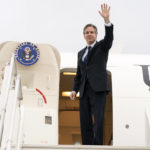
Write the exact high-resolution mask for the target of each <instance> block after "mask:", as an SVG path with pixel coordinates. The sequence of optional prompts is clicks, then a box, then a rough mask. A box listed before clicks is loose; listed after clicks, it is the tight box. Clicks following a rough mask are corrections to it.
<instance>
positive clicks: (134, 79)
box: [61, 53, 150, 146]
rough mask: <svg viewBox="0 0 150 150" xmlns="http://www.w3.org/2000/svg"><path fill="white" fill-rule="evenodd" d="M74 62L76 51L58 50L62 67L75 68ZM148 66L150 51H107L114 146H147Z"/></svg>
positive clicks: (149, 136)
mask: <svg viewBox="0 0 150 150" xmlns="http://www.w3.org/2000/svg"><path fill="white" fill-rule="evenodd" d="M68 62H69V63H68ZM76 62H77V54H74V53H61V68H67V67H68V68H76ZM149 68H150V55H135V54H110V55H109V58H108V64H107V70H109V71H110V72H111V76H112V96H113V98H112V99H113V146H150V78H149V74H150V71H149ZM148 112H149V113H148Z"/></svg>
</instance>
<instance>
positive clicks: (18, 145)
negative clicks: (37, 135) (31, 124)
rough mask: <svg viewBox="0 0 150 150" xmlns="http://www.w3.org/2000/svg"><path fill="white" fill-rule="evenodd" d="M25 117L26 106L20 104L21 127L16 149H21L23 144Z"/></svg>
mask: <svg viewBox="0 0 150 150" xmlns="http://www.w3.org/2000/svg"><path fill="white" fill-rule="evenodd" d="M23 118H24V106H23V105H20V124H19V128H18V137H17V145H16V150H20V149H21V146H22V145H21V139H22V127H23Z"/></svg>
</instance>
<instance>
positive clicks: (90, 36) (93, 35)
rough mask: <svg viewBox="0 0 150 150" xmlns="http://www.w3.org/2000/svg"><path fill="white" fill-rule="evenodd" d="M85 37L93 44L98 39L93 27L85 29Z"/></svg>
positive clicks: (88, 42)
mask: <svg viewBox="0 0 150 150" xmlns="http://www.w3.org/2000/svg"><path fill="white" fill-rule="evenodd" d="M84 39H85V40H86V42H87V44H89V45H91V44H93V43H94V42H95V41H96V39H97V33H95V30H94V28H93V27H87V28H86V29H85V31H84Z"/></svg>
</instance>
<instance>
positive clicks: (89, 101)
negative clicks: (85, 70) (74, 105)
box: [80, 81, 107, 145]
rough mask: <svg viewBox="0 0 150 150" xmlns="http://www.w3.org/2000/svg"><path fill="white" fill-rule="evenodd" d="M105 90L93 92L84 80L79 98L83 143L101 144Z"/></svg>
mask: <svg viewBox="0 0 150 150" xmlns="http://www.w3.org/2000/svg"><path fill="white" fill-rule="evenodd" d="M106 95H107V93H106V92H94V91H93V90H92V88H91V86H90V84H89V83H88V81H86V84H85V89H84V94H83V96H82V97H81V98H80V125H81V136H82V144H83V145H102V144H103V129H104V111H105V104H106Z"/></svg>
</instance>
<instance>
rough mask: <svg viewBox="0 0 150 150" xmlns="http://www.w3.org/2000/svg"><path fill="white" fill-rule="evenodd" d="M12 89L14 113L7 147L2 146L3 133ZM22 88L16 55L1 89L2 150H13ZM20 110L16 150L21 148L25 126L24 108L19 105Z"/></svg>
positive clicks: (8, 67) (0, 133)
mask: <svg viewBox="0 0 150 150" xmlns="http://www.w3.org/2000/svg"><path fill="white" fill-rule="evenodd" d="M11 87H15V89H14V97H13V106H12V110H11V111H12V112H11V117H10V119H9V131H8V135H6V141H7V142H6V145H2V140H3V131H4V121H5V115H6V111H7V110H6V108H7V104H8V101H9V99H10V98H9V99H8V96H9V91H10V88H11ZM22 99H23V98H22V87H21V79H20V75H17V70H16V65H15V61H14V55H13V56H12V58H11V61H10V64H8V65H7V66H6V67H5V72H4V79H3V83H2V88H1V99H0V101H1V104H2V106H1V110H0V150H1V149H2V148H5V149H7V150H10V149H11V144H12V143H11V142H12V135H13V129H14V123H15V113H16V109H17V101H18V100H22ZM19 110H20V113H19V115H20V120H19V128H18V137H17V144H16V149H17V150H19V149H20V148H21V131H22V124H23V113H24V108H23V106H22V105H21V103H20V105H19Z"/></svg>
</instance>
